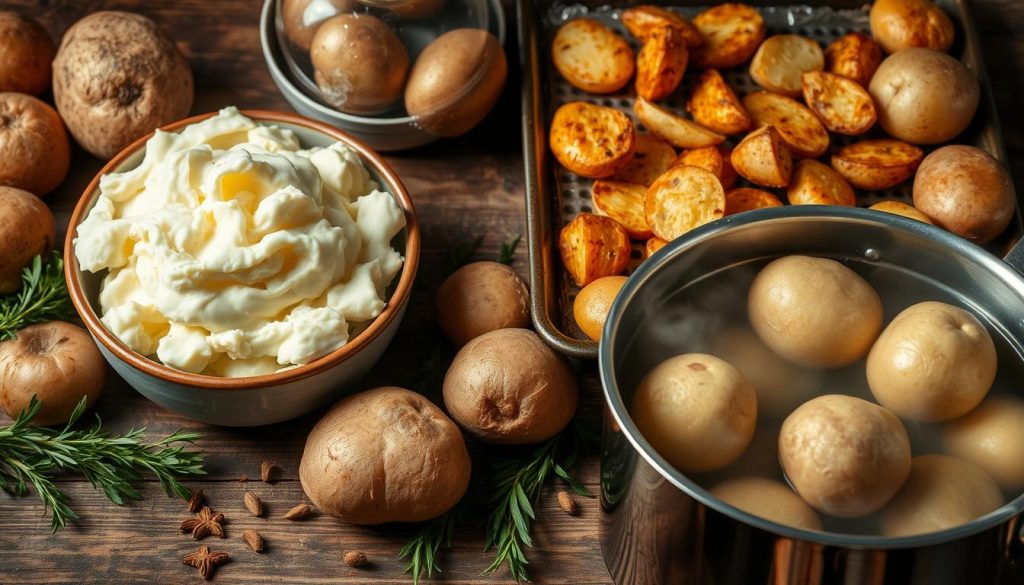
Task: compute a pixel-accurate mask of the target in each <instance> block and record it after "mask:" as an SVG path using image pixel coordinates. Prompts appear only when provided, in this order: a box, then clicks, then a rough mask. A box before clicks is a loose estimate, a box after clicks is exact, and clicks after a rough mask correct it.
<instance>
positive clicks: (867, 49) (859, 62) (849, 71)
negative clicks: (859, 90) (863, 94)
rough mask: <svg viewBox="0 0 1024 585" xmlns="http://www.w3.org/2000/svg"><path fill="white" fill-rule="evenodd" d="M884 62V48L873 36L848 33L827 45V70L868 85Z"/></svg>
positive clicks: (862, 85)
mask: <svg viewBox="0 0 1024 585" xmlns="http://www.w3.org/2000/svg"><path fill="white" fill-rule="evenodd" d="M881 63H882V49H881V48H879V46H878V44H877V43H875V41H874V40H872V39H871V37H868V36H865V35H862V34H860V33H858V32H851V33H846V34H845V35H843V36H841V37H839V38H838V39H836V40H834V41H832V42H831V43H830V44H829V46H827V47H825V70H826V71H828V72H829V73H835V74H836V75H842V76H843V77H847V78H849V79H852V80H854V81H856V82H857V83H859V84H860V86H861V87H865V88H866V87H867V86H868V84H869V83H871V78H872V77H874V75H875V71H876V70H878V66H879V64H881Z"/></svg>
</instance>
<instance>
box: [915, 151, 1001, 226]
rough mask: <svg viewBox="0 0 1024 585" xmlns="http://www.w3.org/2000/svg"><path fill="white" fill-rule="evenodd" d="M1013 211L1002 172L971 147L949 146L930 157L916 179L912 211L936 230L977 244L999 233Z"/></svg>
mask: <svg viewBox="0 0 1024 585" xmlns="http://www.w3.org/2000/svg"><path fill="white" fill-rule="evenodd" d="M1016 206H1017V198H1016V196H1015V195H1014V190H1013V182H1012V181H1011V180H1010V176H1009V174H1008V173H1007V172H1006V169H1005V168H1004V167H1003V165H1001V164H1000V163H999V161H997V160H996V159H994V158H992V156H991V155H990V154H988V153H987V152H985V151H984V150H981V149H980V148H975V147H973V146H963V145H958V144H953V145H949V146H944V147H942V148H940V149H938V150H936V151H934V152H932V153H931V154H929V155H928V156H926V157H925V158H924V160H923V161H921V166H919V167H918V169H917V175H916V176H915V177H914V207H916V208H918V209H919V210H921V211H922V212H924V214H925V215H927V216H928V217H930V218H932V220H933V221H934V222H935V224H936V225H939V226H941V227H943V228H945V229H947V230H949V231H951V232H953V233H955V234H957V235H959V236H962V237H964V238H967V239H968V240H972V241H975V242H977V243H979V244H985V243H988V242H990V241H992V240H993V239H994V238H995V237H996V236H998V235H999V234H1001V233H1003V230H1005V229H1006V226H1008V225H1009V224H1010V221H1011V220H1012V219H1013V212H1014V209H1016Z"/></svg>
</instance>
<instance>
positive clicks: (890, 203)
mask: <svg viewBox="0 0 1024 585" xmlns="http://www.w3.org/2000/svg"><path fill="white" fill-rule="evenodd" d="M868 209H874V210H875V211H884V212H886V213H892V214H895V215H902V216H903V217H909V218H910V219H916V220H917V221H920V222H924V223H932V220H931V218H930V217H928V216H927V215H925V214H923V213H921V211H920V210H919V209H917V208H916V207H914V206H913V205H907V204H906V203H904V202H902V201H895V200H887V201H879V202H878V203H875V204H874V205H872V206H871V207H869V208H868Z"/></svg>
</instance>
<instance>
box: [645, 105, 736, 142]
mask: <svg viewBox="0 0 1024 585" xmlns="http://www.w3.org/2000/svg"><path fill="white" fill-rule="evenodd" d="M633 112H634V113H635V114H636V117H637V119H638V120H640V123H641V124H643V125H644V127H645V128H647V129H648V130H650V132H651V134H654V135H655V136H659V137H661V138H664V139H665V140H668V142H669V143H670V144H672V145H673V146H677V147H679V148H700V147H702V146H714V145H716V144H721V143H722V142H724V141H725V136H722V135H721V134H719V133H717V132H714V131H712V130H709V129H707V128H705V127H704V126H701V125H700V124H698V123H696V122H694V121H692V120H687V119H686V118H681V117H679V116H677V115H675V114H673V113H672V112H670V111H668V110H666V109H665V108H661V107H658V106H656V105H654V104H652V103H651V102H649V101H647V100H645V99H644V98H642V97H637V98H636V100H635V101H634V102H633Z"/></svg>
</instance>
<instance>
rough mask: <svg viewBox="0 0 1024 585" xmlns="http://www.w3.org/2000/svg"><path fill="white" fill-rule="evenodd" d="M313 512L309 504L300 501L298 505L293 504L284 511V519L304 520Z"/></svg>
mask: <svg viewBox="0 0 1024 585" xmlns="http://www.w3.org/2000/svg"><path fill="white" fill-rule="evenodd" d="M312 513H313V509H312V508H310V507H309V504H307V503H305V502H302V503H301V504H299V505H298V506H295V507H294V508H292V509H291V510H288V511H287V512H285V513H284V518H285V520H293V521H295V520H304V519H306V518H308V517H309V516H310V515H311V514H312Z"/></svg>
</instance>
